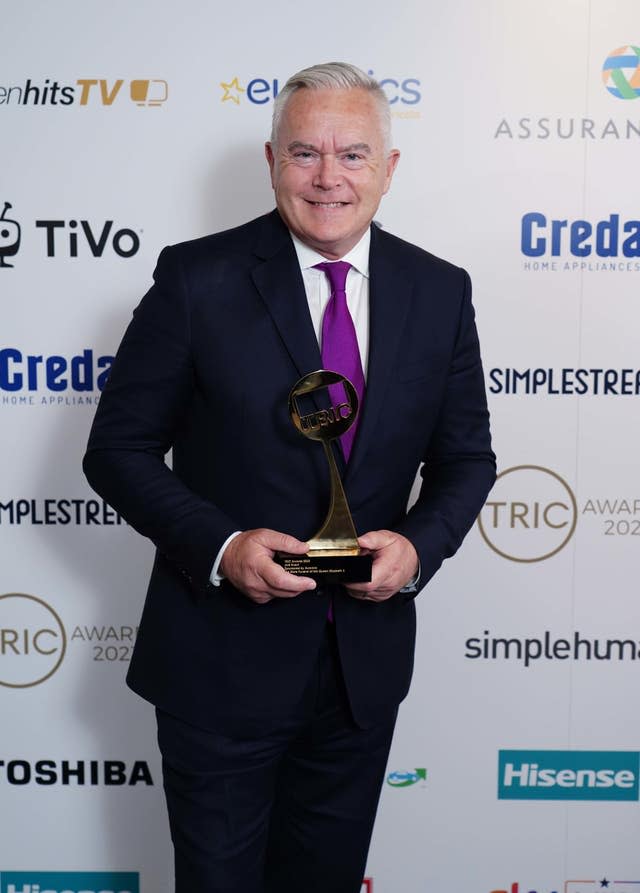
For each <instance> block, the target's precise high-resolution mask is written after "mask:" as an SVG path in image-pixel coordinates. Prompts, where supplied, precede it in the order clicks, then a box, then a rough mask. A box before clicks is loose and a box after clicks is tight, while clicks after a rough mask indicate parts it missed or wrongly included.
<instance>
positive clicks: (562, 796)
mask: <svg viewBox="0 0 640 893" xmlns="http://www.w3.org/2000/svg"><path fill="white" fill-rule="evenodd" d="M639 772H640V752H639V751H635V750H633V751H631V750H629V751H625V750H501V751H500V752H499V757H498V800H638V799H640V794H639V789H638V775H639Z"/></svg>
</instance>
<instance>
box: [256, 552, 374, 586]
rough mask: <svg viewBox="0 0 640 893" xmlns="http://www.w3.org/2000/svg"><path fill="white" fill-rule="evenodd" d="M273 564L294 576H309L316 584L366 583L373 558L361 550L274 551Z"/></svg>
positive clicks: (368, 580) (369, 578) (369, 576)
mask: <svg viewBox="0 0 640 893" xmlns="http://www.w3.org/2000/svg"><path fill="white" fill-rule="evenodd" d="M273 560H274V561H275V562H276V564H279V565H280V567H283V568H284V569H285V570H286V571H287V573H289V574H294V575H295V576H297V577H311V578H312V579H313V580H315V581H316V583H369V582H370V581H371V567H372V564H373V558H372V556H371V555H370V554H368V553H366V552H364V553H361V554H360V555H353V554H348V553H346V554H345V552H343V551H340V550H339V549H327V550H323V551H319V550H318V551H311V552H307V554H306V555H288V554H286V553H285V552H276V554H275V555H274V557H273Z"/></svg>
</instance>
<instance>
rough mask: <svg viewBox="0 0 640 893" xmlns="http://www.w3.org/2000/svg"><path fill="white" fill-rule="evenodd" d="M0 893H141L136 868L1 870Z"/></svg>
mask: <svg viewBox="0 0 640 893" xmlns="http://www.w3.org/2000/svg"><path fill="white" fill-rule="evenodd" d="M0 893H140V876H139V874H138V872H137V871H3V872H1V873H0Z"/></svg>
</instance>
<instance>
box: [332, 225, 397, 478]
mask: <svg viewBox="0 0 640 893" xmlns="http://www.w3.org/2000/svg"><path fill="white" fill-rule="evenodd" d="M412 291H413V283H412V279H411V276H410V274H409V272H408V270H407V269H406V268H404V267H401V266H400V264H399V263H397V262H395V259H394V251H393V245H392V244H391V240H389V239H387V238H386V236H385V234H384V233H383V232H381V230H380V229H379V228H378V227H376V226H373V227H372V231H371V248H370V253H369V364H368V369H367V387H366V391H365V397H364V406H363V409H362V417H361V420H360V427H359V429H358V433H357V436H356V439H355V442H354V446H353V452H352V453H351V458H350V461H349V464H348V466H347V474H346V481H347V482H348V481H349V480H350V479H351V478H352V477H353V476H354V475H355V474H356V472H357V471H358V468H359V466H360V464H361V462H362V460H363V458H364V456H365V454H366V451H367V447H368V445H369V443H370V441H371V440H374V439H375V438H376V437H379V436H380V434H381V433H382V430H383V426H384V425H385V424H389V425H393V418H390V419H389V420H388V421H387V422H385V421H384V420H383V419H381V417H380V414H381V410H382V406H383V403H384V401H385V398H388V397H389V395H388V394H387V391H388V385H389V378H390V376H389V370H390V369H391V368H392V366H393V364H394V360H395V357H396V354H397V353H398V350H399V349H400V345H401V337H402V332H403V330H404V327H405V325H406V324H407V318H408V315H409V307H410V303H411V294H412ZM391 398H392V395H391ZM388 405H391V406H392V402H391V403H390V404H389V403H388Z"/></svg>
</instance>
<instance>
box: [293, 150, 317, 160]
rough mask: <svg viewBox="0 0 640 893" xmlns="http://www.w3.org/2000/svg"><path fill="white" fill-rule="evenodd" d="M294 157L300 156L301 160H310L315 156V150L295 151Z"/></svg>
mask: <svg viewBox="0 0 640 893" xmlns="http://www.w3.org/2000/svg"><path fill="white" fill-rule="evenodd" d="M293 157H294V158H299V159H300V160H301V161H308V160H309V159H310V158H313V157H314V156H313V152H305V151H304V150H300V151H299V152H294V153H293Z"/></svg>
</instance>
